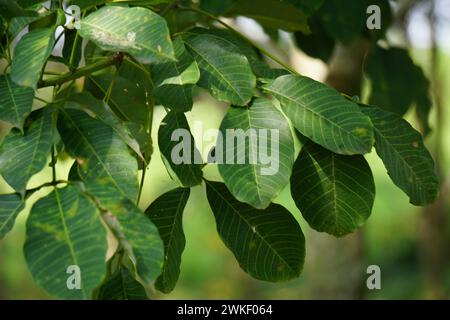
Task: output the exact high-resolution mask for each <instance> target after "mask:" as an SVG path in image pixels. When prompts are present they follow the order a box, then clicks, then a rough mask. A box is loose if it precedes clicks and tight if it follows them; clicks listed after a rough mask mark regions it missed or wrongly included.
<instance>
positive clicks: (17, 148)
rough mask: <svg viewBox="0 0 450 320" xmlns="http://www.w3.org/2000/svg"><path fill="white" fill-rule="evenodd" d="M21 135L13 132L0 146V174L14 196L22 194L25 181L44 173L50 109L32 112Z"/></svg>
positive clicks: (50, 137) (50, 134)
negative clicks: (29, 122)
mask: <svg viewBox="0 0 450 320" xmlns="http://www.w3.org/2000/svg"><path fill="white" fill-rule="evenodd" d="M29 119H30V121H32V122H31V124H30V126H29V127H28V128H26V129H25V133H24V134H22V133H21V132H20V131H19V130H17V129H13V130H11V131H10V133H9V134H8V135H7V136H6V137H5V139H4V140H3V143H2V145H1V146H0V173H1V174H2V176H3V178H4V179H5V180H6V182H8V184H9V185H10V186H11V187H12V188H13V189H14V190H16V191H17V192H19V193H24V192H25V189H26V186H27V183H28V180H30V178H31V177H32V176H33V175H34V174H36V173H38V172H39V171H41V170H42V169H44V167H45V165H46V164H47V161H48V157H49V155H50V150H51V146H52V143H53V130H54V129H53V128H54V125H55V121H54V117H53V108H52V107H50V106H47V107H45V108H44V109H41V110H38V111H35V112H33V113H32V114H31V116H30V117H29Z"/></svg>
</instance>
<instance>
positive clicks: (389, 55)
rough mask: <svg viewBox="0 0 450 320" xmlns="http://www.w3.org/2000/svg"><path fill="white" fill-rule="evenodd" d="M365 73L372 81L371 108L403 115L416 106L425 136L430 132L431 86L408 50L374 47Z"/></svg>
mask: <svg viewBox="0 0 450 320" xmlns="http://www.w3.org/2000/svg"><path fill="white" fill-rule="evenodd" d="M365 73H366V75H367V77H368V78H369V79H370V86H371V90H370V91H371V92H370V98H369V103H370V104H371V105H376V106H380V107H381V108H383V109H386V110H388V111H391V112H395V113H398V114H399V115H404V114H405V113H406V112H407V111H408V109H409V108H410V107H411V106H412V105H413V104H415V105H416V110H417V114H418V116H419V120H420V124H421V127H422V129H423V131H424V133H425V134H427V133H429V132H430V127H429V124H428V115H429V113H430V109H431V105H432V103H431V99H430V94H429V87H430V83H429V81H428V79H427V78H426V77H425V75H424V73H423V71H422V69H421V68H420V67H419V66H417V65H415V64H414V61H413V60H412V59H411V57H410V55H409V53H408V51H407V50H405V49H401V48H389V49H384V48H381V47H375V48H374V49H373V50H372V51H371V52H370V54H369V55H368V59H367V61H366V64H365Z"/></svg>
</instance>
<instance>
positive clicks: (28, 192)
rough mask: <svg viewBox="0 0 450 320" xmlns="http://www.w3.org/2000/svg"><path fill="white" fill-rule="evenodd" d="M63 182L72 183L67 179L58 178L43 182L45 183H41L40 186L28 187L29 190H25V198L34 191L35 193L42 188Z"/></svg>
mask: <svg viewBox="0 0 450 320" xmlns="http://www.w3.org/2000/svg"><path fill="white" fill-rule="evenodd" d="M62 183H66V184H68V183H70V182H69V181H67V180H56V181H52V182H46V183H43V184H41V185H40V186H38V187H36V188H32V189H27V190H26V191H25V198H28V197H29V196H31V195H32V194H33V193H35V192H36V191H39V190H41V189H42V188H45V187H54V186H57V185H58V184H62Z"/></svg>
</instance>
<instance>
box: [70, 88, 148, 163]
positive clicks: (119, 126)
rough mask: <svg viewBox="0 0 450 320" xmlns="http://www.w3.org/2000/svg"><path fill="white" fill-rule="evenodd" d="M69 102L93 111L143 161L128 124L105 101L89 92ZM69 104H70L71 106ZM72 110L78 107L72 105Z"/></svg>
mask: <svg viewBox="0 0 450 320" xmlns="http://www.w3.org/2000/svg"><path fill="white" fill-rule="evenodd" d="M68 101H70V102H71V101H73V102H75V103H77V104H79V108H80V109H82V108H85V109H86V110H89V111H92V112H93V113H94V114H95V116H96V118H98V119H99V120H101V121H103V122H104V123H106V124H107V125H109V126H110V127H111V128H112V129H113V130H114V132H115V133H116V134H117V135H118V136H120V138H122V140H123V141H124V142H125V143H126V144H127V145H128V146H129V147H130V148H131V149H132V150H133V151H134V152H135V153H136V154H137V155H138V156H139V157H141V159H143V156H142V151H141V148H140V145H139V143H138V141H137V140H136V138H134V137H133V134H132V133H131V132H130V130H129V128H128V127H127V126H126V124H125V123H124V122H123V121H121V120H120V119H119V118H118V117H117V116H116V115H115V114H114V112H113V111H112V110H111V108H110V107H109V106H108V105H107V104H106V103H105V102H104V101H103V100H97V99H95V98H94V97H93V96H92V95H91V94H90V93H89V92H81V93H76V94H73V95H71V96H70V97H69V98H68ZM70 102H69V104H70ZM70 107H71V108H76V107H77V106H76V105H73V106H72V104H70Z"/></svg>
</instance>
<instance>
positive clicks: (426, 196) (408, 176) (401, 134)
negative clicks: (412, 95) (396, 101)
mask: <svg viewBox="0 0 450 320" xmlns="http://www.w3.org/2000/svg"><path fill="white" fill-rule="evenodd" d="M361 110H362V111H363V112H364V113H365V114H366V115H368V116H369V117H370V119H371V120H372V123H373V126H374V132H375V149H376V151H377V154H378V155H379V156H380V158H381V160H383V163H384V165H385V167H386V169H387V172H388V174H389V176H390V177H391V179H392V181H393V182H394V183H395V184H396V185H397V186H398V187H399V188H400V189H402V190H403V191H404V192H405V193H406V194H407V195H408V196H409V200H410V202H411V203H412V204H414V205H426V204H429V203H432V202H433V201H434V200H435V199H436V197H437V194H438V185H439V183H438V178H437V177H436V173H435V168H434V161H433V158H432V157H431V155H430V153H429V152H428V150H427V148H426V147H425V145H424V143H423V139H422V136H421V135H420V133H419V132H417V131H416V130H414V129H413V127H412V126H411V125H410V124H409V123H408V122H407V121H406V120H403V119H402V118H401V117H400V116H399V115H396V114H395V113H392V112H388V111H384V110H381V109H379V108H376V107H363V108H361Z"/></svg>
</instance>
